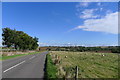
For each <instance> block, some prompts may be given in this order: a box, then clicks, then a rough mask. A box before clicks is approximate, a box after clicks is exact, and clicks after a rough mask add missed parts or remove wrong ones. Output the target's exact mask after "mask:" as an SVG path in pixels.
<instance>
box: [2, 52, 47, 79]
mask: <svg viewBox="0 0 120 80" xmlns="http://www.w3.org/2000/svg"><path fill="white" fill-rule="evenodd" d="M47 53H48V52H42V53H40V54H33V55H27V56H21V57H17V58H13V59H9V60H5V61H3V62H2V77H3V78H43V77H44V67H45V66H44V65H45V57H46V54H47Z"/></svg>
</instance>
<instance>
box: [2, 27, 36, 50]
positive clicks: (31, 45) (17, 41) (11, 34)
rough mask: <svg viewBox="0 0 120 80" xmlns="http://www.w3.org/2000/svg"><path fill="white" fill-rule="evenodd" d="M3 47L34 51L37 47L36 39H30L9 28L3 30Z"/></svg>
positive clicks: (22, 33) (26, 35)
mask: <svg viewBox="0 0 120 80" xmlns="http://www.w3.org/2000/svg"><path fill="white" fill-rule="evenodd" d="M2 30H3V33H2V37H3V43H2V44H3V45H5V46H7V47H14V48H15V49H19V50H35V49H36V48H37V47H38V44H37V43H38V38H36V37H34V38H33V37H31V36H29V35H28V34H26V33H24V32H23V31H16V30H15V29H14V30H12V29H10V28H3V29H2Z"/></svg>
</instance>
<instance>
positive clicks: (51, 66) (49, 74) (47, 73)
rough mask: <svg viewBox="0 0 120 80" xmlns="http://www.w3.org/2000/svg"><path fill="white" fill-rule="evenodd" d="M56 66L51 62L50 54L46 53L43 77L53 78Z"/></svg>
mask: <svg viewBox="0 0 120 80" xmlns="http://www.w3.org/2000/svg"><path fill="white" fill-rule="evenodd" d="M56 73H57V68H56V66H55V64H54V63H53V61H52V59H51V56H50V55H49V54H47V55H46V71H45V78H46V79H47V80H48V79H55V78H57V76H56Z"/></svg>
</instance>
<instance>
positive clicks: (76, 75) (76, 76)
mask: <svg viewBox="0 0 120 80" xmlns="http://www.w3.org/2000/svg"><path fill="white" fill-rule="evenodd" d="M75 80H78V66H76V73H75Z"/></svg>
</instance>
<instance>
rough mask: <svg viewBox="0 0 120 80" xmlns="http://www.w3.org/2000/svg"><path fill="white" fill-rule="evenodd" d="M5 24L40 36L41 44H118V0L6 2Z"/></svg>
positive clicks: (3, 20) (3, 14) (4, 7)
mask: <svg viewBox="0 0 120 80" xmlns="http://www.w3.org/2000/svg"><path fill="white" fill-rule="evenodd" d="M5 27H9V28H11V29H16V30H18V31H24V32H25V33H27V34H29V35H30V36H32V37H35V36H36V37H38V38H39V45H40V46H67V45H82V46H108V45H118V3H117V2H10V3H8V2H4V3H3V4H2V28H5Z"/></svg>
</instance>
